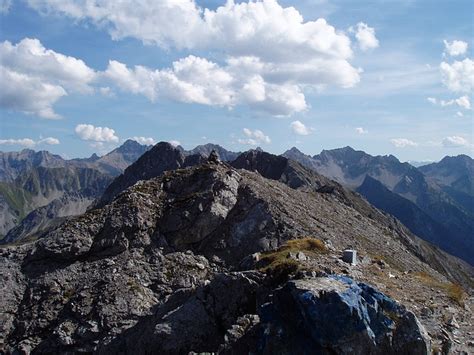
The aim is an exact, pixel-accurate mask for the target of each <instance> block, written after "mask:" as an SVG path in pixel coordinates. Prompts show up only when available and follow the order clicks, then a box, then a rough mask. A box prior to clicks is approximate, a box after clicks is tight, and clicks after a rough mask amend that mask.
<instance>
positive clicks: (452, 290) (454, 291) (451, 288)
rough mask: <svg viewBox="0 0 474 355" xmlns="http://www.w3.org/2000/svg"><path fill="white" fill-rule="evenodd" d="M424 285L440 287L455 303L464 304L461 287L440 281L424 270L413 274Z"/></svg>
mask: <svg viewBox="0 0 474 355" xmlns="http://www.w3.org/2000/svg"><path fill="white" fill-rule="evenodd" d="M414 275H415V277H416V278H418V279H419V280H420V281H421V282H422V283H423V284H424V285H426V286H429V287H433V288H437V289H440V290H442V291H444V293H445V294H446V295H447V296H448V297H449V298H450V299H451V301H453V302H455V303H457V304H458V305H460V306H464V290H463V288H462V287H461V286H460V285H458V284H455V283H452V282H441V281H438V280H436V279H435V278H434V277H432V276H431V275H430V274H428V273H426V272H423V271H422V272H417V273H415V274H414Z"/></svg>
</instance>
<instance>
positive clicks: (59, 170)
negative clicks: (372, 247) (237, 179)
mask: <svg viewBox="0 0 474 355" xmlns="http://www.w3.org/2000/svg"><path fill="white" fill-rule="evenodd" d="M150 148H151V147H146V146H142V145H140V144H139V143H137V142H134V141H127V142H125V143H124V144H123V145H122V146H121V147H119V148H117V149H115V150H113V151H112V152H110V153H109V154H107V155H105V156H103V157H98V156H96V155H93V156H91V157H90V158H87V159H72V160H64V159H62V158H61V157H59V156H57V155H53V154H50V153H48V152H34V151H31V150H24V151H22V152H19V153H1V155H0V159H1V160H0V162H1V165H0V177H1V180H2V182H1V183H0V209H2V210H3V211H5V212H4V213H2V216H3V217H2V220H0V222H1V229H0V233H1V232H2V231H3V233H4V234H6V232H8V231H9V230H10V232H9V235H7V237H6V238H4V242H13V241H19V240H22V239H24V238H31V237H33V236H34V237H38V236H39V235H41V233H44V231H46V230H48V228H52V227H54V226H56V225H57V224H58V223H59V222H60V221H61V219H62V218H64V217H66V216H70V215H76V214H80V213H82V212H84V211H85V209H87V208H88V207H89V206H90V205H91V203H92V202H93V200H94V199H97V200H96V202H95V205H94V206H95V207H101V206H104V205H106V204H108V203H110V202H111V201H112V200H114V199H115V198H116V196H118V195H119V194H120V193H121V192H122V191H124V190H125V189H127V188H128V187H130V186H132V185H134V184H135V183H136V182H138V181H139V180H147V179H150V178H152V177H156V176H160V175H162V174H163V173H164V172H166V171H170V170H176V169H180V168H185V167H188V166H194V165H198V164H200V163H202V162H203V161H205V158H206V157H207V156H208V155H209V154H210V153H211V151H213V150H215V151H216V152H217V153H218V155H219V156H220V158H221V159H222V160H223V161H227V162H230V163H231V164H232V166H234V167H236V168H244V169H247V170H251V171H258V172H259V173H260V174H261V175H262V176H264V177H266V178H270V179H274V180H279V181H282V182H284V183H285V184H288V185H289V186H291V187H293V188H298V187H299V186H306V188H308V186H313V188H314V189H318V188H320V189H334V186H337V185H334V184H333V183H332V182H331V180H334V181H336V182H338V183H340V184H341V185H342V186H345V187H347V188H349V189H351V190H353V191H355V192H357V193H359V194H361V195H363V196H364V197H365V198H366V199H367V200H368V201H369V202H370V203H371V204H373V205H374V206H375V207H377V208H379V209H381V210H382V211H385V212H386V213H389V214H391V215H393V216H395V217H397V218H398V219H399V220H400V221H401V222H402V223H404V224H405V225H406V226H407V227H408V228H409V229H410V230H411V231H412V232H413V233H414V234H416V235H418V236H420V237H421V238H423V239H425V240H427V241H429V242H432V243H433V244H435V245H438V246H439V247H441V248H442V249H444V250H446V251H448V252H449V253H451V254H453V255H456V256H458V257H460V258H462V259H464V260H466V261H468V262H469V263H471V264H474V237H473V236H474V232H473V231H474V189H473V187H474V183H473V176H474V168H473V165H474V164H473V159H472V158H470V157H468V156H465V155H461V156H458V157H445V158H444V159H443V160H441V161H440V162H438V163H432V164H428V165H424V166H421V167H419V168H416V167H414V166H412V165H411V164H408V163H401V162H400V161H399V160H398V159H397V158H396V157H394V156H391V155H389V156H371V155H369V154H367V153H365V152H363V151H356V150H354V149H352V148H350V147H345V148H340V149H334V150H323V151H322V152H321V153H320V154H318V155H314V156H310V155H306V154H304V153H302V152H300V151H299V150H298V149H297V148H292V149H290V150H288V151H286V152H285V153H284V154H282V156H281V157H279V158H278V157H277V158H275V156H274V155H271V154H268V153H265V152H263V151H262V150H261V149H257V150H250V151H247V152H244V153H240V152H231V151H228V150H226V149H225V148H222V147H221V146H219V145H215V144H206V145H200V146H197V147H196V148H194V149H192V150H190V151H185V150H184V149H183V148H181V147H173V146H171V145H170V144H168V143H164V142H161V143H158V144H157V145H155V146H154V147H153V148H152V149H150ZM293 161H294V162H298V163H299V164H296V165H295V163H293ZM300 164H301V165H300ZM303 167H305V168H303ZM301 169H309V171H311V170H312V171H315V172H317V173H319V174H321V175H323V176H325V177H326V178H328V179H330V180H325V181H321V180H320V178H319V179H316V180H314V176H312V175H311V174H308V173H307V172H304V171H303V170H301ZM53 172H54V173H53ZM73 176H74V178H73ZM76 176H77V178H76ZM318 176H320V175H318ZM80 177H82V179H81V178H80ZM86 177H87V178H86ZM301 179H303V180H301ZM35 187H36V188H35ZM340 191H342V190H340Z"/></svg>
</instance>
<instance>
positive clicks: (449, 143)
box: [442, 136, 471, 148]
mask: <svg viewBox="0 0 474 355" xmlns="http://www.w3.org/2000/svg"><path fill="white" fill-rule="evenodd" d="M442 144H443V146H444V147H446V148H459V147H470V146H471V143H470V142H469V141H468V140H467V139H466V138H463V137H460V136H449V137H446V138H444V139H443V141H442Z"/></svg>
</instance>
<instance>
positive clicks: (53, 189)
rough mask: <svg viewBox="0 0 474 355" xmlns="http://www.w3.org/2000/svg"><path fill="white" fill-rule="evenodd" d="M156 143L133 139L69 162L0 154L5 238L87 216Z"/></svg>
mask: <svg viewBox="0 0 474 355" xmlns="http://www.w3.org/2000/svg"><path fill="white" fill-rule="evenodd" d="M149 148H150V147H148V146H144V145H141V144H139V143H137V142H135V141H132V140H127V141H126V142H124V144H123V145H121V146H120V147H118V148H116V149H114V150H112V151H111V152H110V153H108V154H106V155H104V156H102V157H98V156H97V155H95V154H93V155H92V156H91V157H90V158H86V159H72V160H66V159H63V158H61V157H60V156H58V155H54V154H51V153H49V152H47V151H40V152H35V151H33V150H30V149H25V150H22V151H21V152H7V153H3V152H0V212H1V217H0V236H2V235H3V236H5V238H3V242H12V241H18V240H22V239H24V238H27V237H32V236H34V235H35V234H36V233H39V232H41V231H43V230H45V229H47V227H49V226H51V225H55V222H56V221H58V219H61V218H64V217H67V216H73V215H78V214H82V213H84V212H85V211H86V209H87V207H88V206H89V205H90V204H91V203H92V202H93V201H94V200H95V199H96V198H97V197H99V196H101V194H102V193H103V192H104V190H105V188H106V187H107V186H108V185H109V184H110V182H111V181H112V180H113V179H114V177H115V176H116V175H118V174H120V173H121V172H122V171H123V170H124V169H125V168H126V167H127V166H128V165H130V164H131V163H133V162H134V161H135V160H136V159H137V158H138V157H140V156H141V155H142V154H143V153H144V152H146V151H147V150H148V149H149Z"/></svg>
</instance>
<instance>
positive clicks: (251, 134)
mask: <svg viewBox="0 0 474 355" xmlns="http://www.w3.org/2000/svg"><path fill="white" fill-rule="evenodd" d="M242 132H243V133H244V136H245V137H246V138H239V139H238V140H237V141H238V142H239V143H240V144H246V145H254V146H256V145H259V144H262V143H264V144H269V143H271V139H270V137H269V136H267V135H265V133H263V132H262V131H261V130H259V129H255V130H251V129H248V128H244V129H243V130H242Z"/></svg>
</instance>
